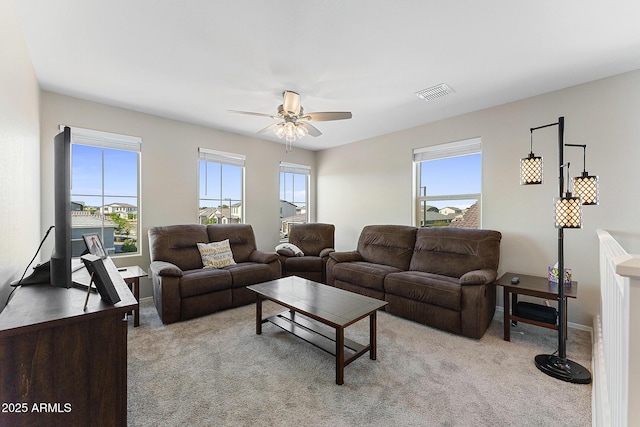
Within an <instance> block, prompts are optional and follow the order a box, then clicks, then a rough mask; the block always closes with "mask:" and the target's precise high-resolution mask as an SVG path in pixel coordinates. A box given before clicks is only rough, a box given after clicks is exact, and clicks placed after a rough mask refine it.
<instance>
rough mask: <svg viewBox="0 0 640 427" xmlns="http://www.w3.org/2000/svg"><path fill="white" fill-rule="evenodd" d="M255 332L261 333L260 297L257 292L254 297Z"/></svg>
mask: <svg viewBox="0 0 640 427" xmlns="http://www.w3.org/2000/svg"><path fill="white" fill-rule="evenodd" d="M256 334H257V335H261V334H262V297H261V296H260V295H259V294H258V295H257V297H256Z"/></svg>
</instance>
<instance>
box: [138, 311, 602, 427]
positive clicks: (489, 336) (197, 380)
mask: <svg viewBox="0 0 640 427" xmlns="http://www.w3.org/2000/svg"><path fill="white" fill-rule="evenodd" d="M140 307H141V310H140V311H141V317H140V323H141V324H140V326H139V327H137V328H133V327H129V347H128V348H129V350H128V352H129V358H128V385H129V387H128V424H129V425H131V426H159V425H163V426H184V425H189V426H363V425H370V426H549V425H555V426H589V425H591V385H576V384H570V383H565V382H563V381H559V380H556V379H554V378H551V377H548V376H547V375H545V374H543V373H542V372H540V371H539V370H538V369H537V368H536V367H535V365H534V362H533V358H534V356H535V355H537V354H540V353H553V352H554V351H555V350H556V347H557V334H556V332H555V331H553V330H549V329H545V328H539V327H535V326H531V325H524V324H520V325H519V326H518V327H517V328H513V329H512V341H511V342H506V341H504V340H503V339H502V318H501V313H496V316H495V319H494V321H493V322H492V324H491V327H490V328H489V330H488V331H487V333H486V334H485V335H484V337H482V339H480V340H472V339H468V338H463V337H460V336H457V335H452V334H449V333H446V332H442V331H439V330H436V329H433V328H430V327H427V326H424V325H421V324H418V323H415V322H411V321H408V320H405V319H402V318H399V317H395V316H392V315H390V314H387V313H385V312H380V313H379V315H378V358H377V360H370V359H369V356H368V354H365V355H363V356H362V357H360V358H359V359H358V360H356V361H354V362H353V363H351V364H350V365H348V366H347V367H346V368H345V384H344V385H342V386H338V385H336V384H335V361H334V359H333V357H332V356H331V355H329V354H328V353H325V352H323V351H322V350H319V349H317V348H316V347H314V346H312V345H311V344H309V343H307V342H305V341H302V340H300V339H299V338H296V337H294V336H291V335H289V334H287V333H286V332H284V331H282V330H281V329H280V328H278V327H276V326H274V325H272V324H270V323H267V324H265V325H264V326H263V333H262V335H256V334H255V305H249V306H245V307H240V308H236V309H231V310H226V311H223V312H219V313H215V314H212V315H209V316H205V317H201V318H198V319H194V320H190V321H186V322H180V323H176V324H171V325H162V322H161V321H160V318H159V317H158V314H157V313H156V311H155V308H154V307H153V305H152V302H151V301H149V300H147V301H143V302H142V303H141V304H140ZM282 310H283V309H282V307H279V306H277V305H276V304H273V303H270V302H265V304H264V308H263V311H264V314H265V315H267V314H275V313H277V312H279V311H282ZM345 335H346V336H347V338H351V339H354V340H356V341H358V342H361V343H366V342H367V340H368V320H365V321H360V322H358V323H357V324H355V325H352V326H350V327H349V328H347V330H346V334H345ZM568 335H569V341H568V345H567V355H568V356H569V358H570V359H572V360H574V361H575V362H578V363H580V364H582V365H583V366H586V367H588V368H590V363H591V360H590V358H591V341H590V339H591V338H590V334H589V333H588V332H585V331H577V330H574V329H570V330H569V334H568Z"/></svg>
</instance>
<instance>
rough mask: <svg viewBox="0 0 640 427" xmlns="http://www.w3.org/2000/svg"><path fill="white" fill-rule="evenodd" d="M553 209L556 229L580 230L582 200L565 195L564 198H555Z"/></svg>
mask: <svg viewBox="0 0 640 427" xmlns="http://www.w3.org/2000/svg"><path fill="white" fill-rule="evenodd" d="M553 207H554V210H555V217H556V228H582V200H581V199H580V197H574V196H572V194H571V193H566V194H565V197H555V198H554V199H553Z"/></svg>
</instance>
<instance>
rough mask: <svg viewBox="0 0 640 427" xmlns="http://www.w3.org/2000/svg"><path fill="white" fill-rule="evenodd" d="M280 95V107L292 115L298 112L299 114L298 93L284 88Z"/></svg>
mask: <svg viewBox="0 0 640 427" xmlns="http://www.w3.org/2000/svg"><path fill="white" fill-rule="evenodd" d="M282 97H283V101H282V108H283V109H284V111H287V112H289V114H290V115H292V116H297V115H298V114H300V95H298V94H297V93H296V92H291V91H288V90H285V91H284V92H283V93H282Z"/></svg>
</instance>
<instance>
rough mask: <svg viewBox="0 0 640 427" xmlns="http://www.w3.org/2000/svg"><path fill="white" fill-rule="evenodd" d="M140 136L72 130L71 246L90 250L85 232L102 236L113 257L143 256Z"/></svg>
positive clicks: (78, 252)
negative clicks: (139, 241)
mask: <svg viewBox="0 0 640 427" xmlns="http://www.w3.org/2000/svg"><path fill="white" fill-rule="evenodd" d="M141 143H142V140H141V138H138V137H133V136H127V135H118V134H114V133H109V132H101V131H95V130H90V129H82V128H75V127H72V128H71V238H72V242H71V247H72V254H73V256H80V255H81V254H82V252H83V251H84V250H85V249H86V247H85V244H84V241H83V239H82V235H83V234H98V235H99V236H100V238H101V239H102V242H103V243H104V248H105V250H106V252H107V255H119V254H126V253H140V249H139V244H138V238H139V236H140V222H139V221H138V219H139V215H140V203H139V201H140V146H141Z"/></svg>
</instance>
